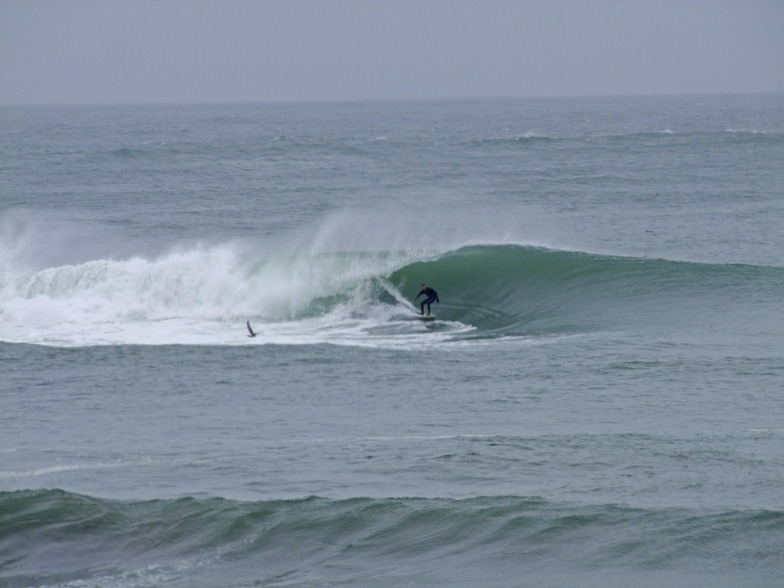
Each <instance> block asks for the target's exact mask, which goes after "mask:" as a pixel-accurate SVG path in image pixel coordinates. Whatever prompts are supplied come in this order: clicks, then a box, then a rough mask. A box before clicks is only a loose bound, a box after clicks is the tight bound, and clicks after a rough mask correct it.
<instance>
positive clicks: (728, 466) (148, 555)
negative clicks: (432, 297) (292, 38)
mask: <svg viewBox="0 0 784 588" xmlns="http://www.w3.org/2000/svg"><path fill="white" fill-rule="evenodd" d="M0 129H1V130H2V132H0V371H1V372H2V377H1V378H0V584H2V585H3V586H122V587H129V586H162V585H163V586H255V585H269V586H325V585H332V586H345V585H357V586H368V585H372V586H412V585H413V586H420V585H428V586H446V585H449V586H476V585H482V586H575V585H580V586H627V585H635V586H661V585H668V586H738V585H743V586H773V585H778V584H779V583H780V582H781V579H782V578H783V577H784V560H782V556H781V555H780V554H781V553H782V550H781V546H782V544H783V543H784V518H783V517H784V514H783V513H784V507H783V506H782V494H781V490H780V489H781V487H782V482H784V480H783V479H782V473H781V472H782V471H784V470H782V458H781V455H782V454H783V452H782V450H783V449H784V427H782V425H781V419H782V413H783V412H784V411H783V409H784V404H783V402H782V396H781V390H782V382H784V359H782V358H783V357H784V312H783V311H782V307H781V293H782V290H783V289H784V288H783V287H784V261H783V258H782V253H781V252H782V251H784V237H783V236H782V235H784V233H783V232H782V231H781V226H782V220H784V192H782V186H784V164H782V162H784V98H782V96H780V95H767V96H702V97H699V96H694V97H672V98H642V97H641V98H604V99H599V98H595V99H569V100H566V99H556V100H477V101H455V102H449V101H436V102H412V103H406V102H400V103H357V104H248V105H235V106H187V107H184V106H183V107H175V106H149V107H133V106H127V107H83V108H65V107H52V108H11V107H5V108H3V109H0ZM422 282H426V283H428V284H429V285H431V286H433V287H435V288H436V289H437V290H438V292H439V297H440V299H441V303H440V304H435V305H434V307H433V310H434V312H435V314H436V317H437V320H436V321H434V322H431V323H423V322H420V321H419V320H417V319H416V317H415V316H414V312H415V307H414V304H413V302H414V300H413V299H414V297H415V296H416V294H417V293H418V291H419V287H420V284H421V283H422ZM246 321H249V322H250V323H251V325H252V327H253V329H254V330H255V332H256V333H257V335H256V336H255V337H252V338H251V337H248V336H247V331H246V327H245V323H246Z"/></svg>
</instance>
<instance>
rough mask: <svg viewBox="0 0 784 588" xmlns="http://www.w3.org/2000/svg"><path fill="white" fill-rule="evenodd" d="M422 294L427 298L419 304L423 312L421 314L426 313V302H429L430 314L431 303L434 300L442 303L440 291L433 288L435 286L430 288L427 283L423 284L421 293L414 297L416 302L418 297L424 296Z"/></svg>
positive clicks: (428, 310) (428, 312) (428, 311)
mask: <svg viewBox="0 0 784 588" xmlns="http://www.w3.org/2000/svg"><path fill="white" fill-rule="evenodd" d="M422 294H424V295H425V296H426V298H425V299H424V300H423V301H422V303H421V304H420V305H419V308H420V309H421V312H420V313H419V314H421V315H424V314H425V304H427V314H430V305H431V304H432V303H433V302H438V303H439V304H441V301H440V300H439V299H438V292H436V291H435V290H433V288H429V287H428V286H426V285H425V284H422V289H421V290H420V291H419V294H417V297H416V298H414V302H416V300H417V298H419V297H420V296H422Z"/></svg>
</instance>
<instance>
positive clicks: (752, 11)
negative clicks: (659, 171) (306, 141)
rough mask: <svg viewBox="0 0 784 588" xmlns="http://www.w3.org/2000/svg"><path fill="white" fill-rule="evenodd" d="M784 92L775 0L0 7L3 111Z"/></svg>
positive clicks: (372, 0) (146, 0) (29, 1)
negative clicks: (122, 105) (77, 106)
mask: <svg viewBox="0 0 784 588" xmlns="http://www.w3.org/2000/svg"><path fill="white" fill-rule="evenodd" d="M782 91H784V0H516V1H515V0H257V1H251V0H67V1H64V0H0V103H2V104H40V103H44V104H52V103H54V104H72V103H86V104H92V103H139V102H235V101H242V102H245V101H288V100H296V101H311V100H316V101H322V100H367V99H371V100H385V99H418V98H426V99H430V98H463V97H511V96H574V95H614V94H695V93H709V94H718V93H738V92H742V93H745V92H782Z"/></svg>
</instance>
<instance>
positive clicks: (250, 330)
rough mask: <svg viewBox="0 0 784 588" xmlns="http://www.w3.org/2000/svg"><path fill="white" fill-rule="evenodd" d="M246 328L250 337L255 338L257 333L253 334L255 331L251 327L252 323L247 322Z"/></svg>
mask: <svg viewBox="0 0 784 588" xmlns="http://www.w3.org/2000/svg"><path fill="white" fill-rule="evenodd" d="M245 326H246V327H248V333H250V334H249V335H248V337H255V336H256V333H254V332H253V329H252V328H251V327H250V321H245Z"/></svg>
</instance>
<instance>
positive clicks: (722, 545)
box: [0, 490, 784, 587]
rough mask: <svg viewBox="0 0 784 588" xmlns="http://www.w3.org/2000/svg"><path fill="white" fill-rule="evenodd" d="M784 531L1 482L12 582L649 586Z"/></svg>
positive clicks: (698, 573)
mask: <svg viewBox="0 0 784 588" xmlns="http://www.w3.org/2000/svg"><path fill="white" fill-rule="evenodd" d="M782 531H784V513H783V512H781V511H767V510H759V511H716V512H705V511H699V510H690V509H666V508H664V509H640V508H628V507H621V506H615V505H605V506H564V505H560V504H554V503H550V502H548V501H546V500H543V499H540V498H523V497H503V496H500V497H478V498H472V499H465V500H454V499H424V498H422V499H416V498H388V499H370V498H355V499H349V500H337V501H335V500H327V499H322V498H316V497H311V498H306V499H301V500H272V501H259V502H241V501H233V500H225V499H219V498H214V499H197V498H189V497H186V498H180V499H167V500H149V501H119V500H105V499H100V498H94V497H90V496H85V495H80V494H73V493H69V492H65V491H62V490H29V491H21V492H3V493H0V549H1V550H2V553H3V568H2V576H1V577H2V578H3V585H4V586H9V587H11V586H54V585H81V584H79V583H80V582H89V583H91V584H100V585H104V586H108V585H111V586H142V585H154V584H160V583H167V584H168V585H177V586H179V585H182V586H185V585H199V586H208V585H246V583H254V582H255V584H256V585H259V584H263V585H268V584H269V585H287V586H315V585H344V584H345V583H351V582H355V581H357V580H359V579H362V581H367V579H368V578H378V585H401V584H403V583H405V582H414V583H417V584H419V585H427V584H429V583H430V582H439V583H443V582H447V583H449V584H450V585H456V586H470V585H477V582H478V583H480V584H482V585H493V586H501V585H508V584H506V583H508V582H509V578H510V577H512V576H511V575H510V573H513V570H518V571H519V570H520V568H521V566H525V568H526V569H527V570H528V572H527V574H530V576H528V580H529V581H530V582H531V584H532V585H535V584H536V583H537V579H538V580H539V581H545V582H556V583H558V581H557V580H556V579H557V578H560V581H561V582H566V583H568V582H569V581H570V580H569V579H571V581H572V582H574V581H576V580H577V578H580V577H584V573H586V572H589V571H591V570H596V569H602V570H604V572H605V575H606V577H608V578H613V579H615V580H616V581H618V580H626V581H632V580H634V582H633V583H634V585H642V586H655V585H657V584H656V582H661V581H662V580H663V578H664V576H663V574H665V573H666V574H669V573H673V572H675V571H677V572H678V577H680V578H681V579H683V578H684V577H685V578H690V579H691V580H692V581H694V582H695V583H694V584H690V585H708V584H710V583H711V582H713V585H719V586H729V585H732V584H731V582H737V581H739V580H743V579H745V580H746V581H747V582H749V583H743V582H742V583H743V585H762V582H764V579H765V578H766V576H768V575H769V576H770V577H771V579H772V577H773V576H774V574H775V572H776V569H777V562H778V560H779V554H778V551H777V541H778V538H779V537H780V535H781V533H782ZM695 538H699V540H695ZM43 561H45V562H47V563H46V565H45V566H42V565H41V562H43ZM42 568H44V569H45V570H46V571H41V570H42ZM373 583H374V585H375V584H376V582H373ZM563 585H566V584H563ZM771 585H772V584H771Z"/></svg>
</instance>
